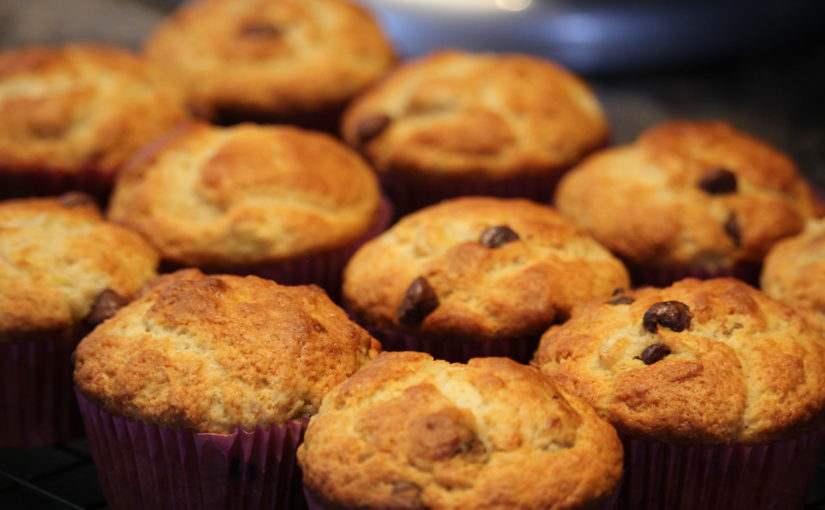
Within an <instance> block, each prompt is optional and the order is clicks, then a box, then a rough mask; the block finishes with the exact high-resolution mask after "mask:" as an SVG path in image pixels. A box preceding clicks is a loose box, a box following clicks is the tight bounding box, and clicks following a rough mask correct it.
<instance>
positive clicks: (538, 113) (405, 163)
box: [343, 51, 607, 213]
mask: <svg viewBox="0 0 825 510" xmlns="http://www.w3.org/2000/svg"><path fill="white" fill-rule="evenodd" d="M343 136H344V138H345V139H346V141H347V142H349V143H350V144H351V145H352V146H354V147H358V148H359V149H360V150H361V151H362V152H363V153H364V154H365V155H366V156H367V158H368V159H369V160H370V162H371V163H372V165H373V166H374V167H375V168H376V170H377V171H378V173H379V174H380V175H381V176H382V179H383V181H384V185H385V186H386V189H387V190H388V193H389V195H390V198H391V199H392V200H393V202H394V203H395V204H396V206H397V207H398V209H399V211H401V212H403V213H408V212H412V211H414V210H416V209H419V208H421V207H423V206H425V205H428V204H432V203H435V202H438V201H439V200H441V199H444V198H449V197H454V196H458V195H493V196H500V197H527V198H532V199H535V200H538V201H547V200H549V198H550V197H551V195H552V191H553V187H554V186H555V182H556V181H557V180H558V178H559V176H560V175H561V174H562V172H564V171H565V170H566V169H567V168H569V167H570V166H571V165H573V164H574V163H576V162H578V161H579V160H580V159H581V158H582V157H583V156H584V155H585V154H587V153H588V152H590V151H592V150H593V149H594V148H596V147H598V146H600V145H602V144H603V143H604V142H605V140H606V138H607V123H606V121H605V118H604V115H603V114H602V111H601V108H600V106H599V103H598V101H597V99H596V97H595V96H594V95H593V93H592V92H591V91H590V89H589V88H588V87H587V85H585V84H584V83H583V82H582V81H580V80H579V79H578V78H576V77H575V76H573V75H572V74H570V73H569V72H568V71H566V70H564V69H562V68H561V67H559V66H557V65H556V64H554V63H552V62H549V61H546V60H542V59H539V58H535V57H528V56H526V55H517V54H504V55H493V54H472V53H466V52H460V51H442V52H438V53H435V54H433V55H429V56H427V57H424V58H422V59H419V60H416V61H414V62H411V63H409V64H407V65H406V66H404V67H402V68H400V69H398V70H397V71H395V72H394V73H393V74H391V75H390V76H389V77H388V78H387V79H386V80H384V81H383V82H382V83H381V84H380V85H378V86H376V87H375V88H373V89H372V90H370V91H369V92H367V93H366V94H364V95H363V96H361V97H359V98H358V100H357V101H356V102H355V103H354V104H353V105H352V106H351V107H350V108H349V109H348V110H347V112H346V114H345V116H344V121H343Z"/></svg>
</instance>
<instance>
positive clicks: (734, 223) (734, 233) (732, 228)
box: [725, 213, 742, 247]
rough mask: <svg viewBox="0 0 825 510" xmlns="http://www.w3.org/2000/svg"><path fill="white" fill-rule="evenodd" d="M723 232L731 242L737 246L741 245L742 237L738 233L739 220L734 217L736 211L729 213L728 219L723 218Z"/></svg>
mask: <svg viewBox="0 0 825 510" xmlns="http://www.w3.org/2000/svg"><path fill="white" fill-rule="evenodd" d="M725 233H726V234H727V235H728V236H730V238H731V239H732V240H733V244H735V245H736V246H737V247H739V246H742V238H741V237H740V233H739V220H738V219H737V218H736V213H730V215H729V216H728V219H727V220H725Z"/></svg>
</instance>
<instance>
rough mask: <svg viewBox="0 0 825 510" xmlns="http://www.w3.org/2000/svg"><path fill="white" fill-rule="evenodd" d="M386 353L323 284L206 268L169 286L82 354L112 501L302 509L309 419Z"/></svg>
mask: <svg viewBox="0 0 825 510" xmlns="http://www.w3.org/2000/svg"><path fill="white" fill-rule="evenodd" d="M379 350H380V345H379V344H378V343H377V342H376V341H375V340H374V339H373V338H371V337H370V336H369V335H368V334H367V333H366V332H365V331H364V330H362V329H361V328H359V327H358V326H357V325H355V324H354V323H352V322H351V321H350V320H349V319H348V318H347V316H346V314H345V313H344V312H343V310H341V309H340V308H338V307H337V306H335V305H334V304H333V303H332V302H331V301H330V300H329V299H328V298H327V297H326V295H325V294H324V293H323V291H321V290H320V289H318V288H317V287H313V286H306V287H304V286H299V287H286V286H280V285H278V284H276V283H275V282H272V281H270V280H265V279H261V278H257V277H255V276H248V277H245V278H244V277H239V276H225V275H215V276H207V275H204V274H203V273H201V272H199V271H197V270H194V269H189V270H183V271H179V272H176V273H173V274H170V275H164V276H162V277H160V278H158V279H157V280H155V281H154V282H153V283H152V284H150V285H149V286H148V287H147V288H146V289H145V290H144V292H143V293H142V294H141V296H139V298H138V299H136V300H135V301H133V302H132V303H131V304H129V305H128V306H126V307H124V308H121V309H120V310H119V311H118V312H117V314H116V315H115V316H114V317H113V318H112V319H110V320H108V321H106V322H104V323H103V324H101V325H100V326H98V327H97V328H96V329H95V330H94V331H93V332H92V333H91V334H90V335H89V336H87V337H86V338H84V339H83V341H82V342H81V343H80V345H79V346H78V347H77V352H76V362H75V372H74V381H75V384H76V386H77V390H78V399H79V402H80V404H81V412H82V414H83V418H84V422H85V424H86V428H87V432H88V434H89V439H90V441H91V446H92V453H93V455H94V458H95V464H96V466H97V469H98V473H99V474H100V476H101V482H102V485H103V489H104V492H105V494H106V497H107V499H108V501H109V504H110V505H111V506H112V507H113V508H117V509H138V508H158V509H160V508H163V509H179V508H211V509H220V508H244V509H247V510H255V509H259V508H260V509H263V508H268V509H273V508H275V509H284V510H286V509H289V510H292V509H296V508H303V507H304V505H305V503H304V499H303V495H302V493H301V480H300V473H298V472H296V465H295V449H296V448H297V446H298V444H299V443H300V441H301V438H302V436H303V431H304V428H305V425H306V420H307V417H309V416H311V415H312V414H315V412H317V410H318V407H319V406H320V404H321V399H322V397H323V396H324V394H325V393H327V392H328V391H329V390H330V389H331V388H332V387H333V386H335V385H336V384H338V383H340V382H342V381H343V380H344V379H346V378H347V377H348V376H349V375H351V374H352V373H354V372H355V371H356V370H358V368H359V367H360V366H361V365H363V364H364V363H366V362H367V361H368V360H369V359H371V358H374V357H375V356H376V355H377V352H378V351H379ZM156 452H163V454H162V455H158V454H157V453H156Z"/></svg>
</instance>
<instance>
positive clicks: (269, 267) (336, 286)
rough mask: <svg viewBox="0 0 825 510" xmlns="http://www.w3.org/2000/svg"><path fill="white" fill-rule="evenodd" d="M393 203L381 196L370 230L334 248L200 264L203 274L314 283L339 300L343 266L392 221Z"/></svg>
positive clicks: (173, 266)
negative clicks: (249, 262)
mask: <svg viewBox="0 0 825 510" xmlns="http://www.w3.org/2000/svg"><path fill="white" fill-rule="evenodd" d="M392 211H393V206H392V204H390V202H389V201H388V200H387V199H386V198H382V199H381V205H380V207H379V210H378V213H377V214H376V218H375V220H374V221H373V223H372V226H371V227H370V229H369V230H368V231H367V232H366V233H365V234H364V235H362V236H361V237H359V238H358V239H356V240H355V241H353V242H351V243H349V244H347V245H346V246H343V247H341V248H337V249H334V250H327V251H323V252H320V253H313V254H311V255H306V256H303V257H297V258H294V259H290V260H284V261H280V262H267V263H262V264H252V265H238V266H224V267H203V268H201V269H202V270H203V271H204V272H206V273H222V274H235V275H249V274H252V275H256V276H260V277H261V278H268V279H270V280H275V281H276V282H278V283H280V284H281V285H308V284H315V285H318V286H319V287H321V288H323V289H324V290H326V291H327V294H329V296H330V298H332V299H333V300H334V301H340V296H341V284H342V279H343V272H344V267H345V266H346V265H347V262H348V261H349V259H350V258H351V257H352V256H353V255H354V254H355V252H356V251H358V249H359V248H360V247H361V246H362V245H363V244H364V243H366V242H367V241H369V240H370V239H373V238H374V237H376V236H377V235H378V234H380V233H381V232H383V231H385V230H386V229H387V227H389V225H390V222H391V220H392V214H393V212H392ZM184 267H186V266H182V265H178V264H173V263H168V262H167V263H164V264H163V266H162V269H161V271H162V272H171V271H175V270H178V269H182V268H184Z"/></svg>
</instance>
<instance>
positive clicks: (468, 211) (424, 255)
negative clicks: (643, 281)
mask: <svg viewBox="0 0 825 510" xmlns="http://www.w3.org/2000/svg"><path fill="white" fill-rule="evenodd" d="M627 285H628V276H627V271H626V270H625V268H624V266H623V265H622V264H621V262H619V261H618V260H617V259H616V258H615V257H613V256H612V255H611V254H610V253H609V252H608V251H607V250H606V249H605V248H603V247H602V246H600V245H599V244H598V243H597V242H595V241H594V240H593V239H592V238H590V236H588V235H587V234H586V233H585V232H584V231H582V230H581V229H579V228H578V227H576V226H574V225H573V224H572V223H570V222H568V221H567V220H565V219H564V218H563V217H561V215H560V214H558V213H557V212H556V211H554V210H553V209H552V208H550V207H548V206H544V205H540V204H537V203H535V202H530V201H528V200H523V199H511V200H507V199H498V198H488V197H467V198H458V199H453V200H448V201H444V202H442V203H440V204H438V205H434V206H431V207H428V208H426V209H423V210H421V211H419V212H416V213H414V214H411V215H408V216H406V217H404V218H402V219H401V220H400V221H399V222H398V223H397V224H396V225H395V226H393V227H392V228H391V229H390V230H388V231H387V232H385V233H384V234H382V235H380V236H379V237H377V238H375V239H374V240H372V241H370V242H368V243H367V244H365V245H364V246H363V247H362V248H361V249H360V250H359V251H358V252H357V253H356V254H355V255H354V256H353V258H352V259H351V260H350V262H349V264H348V265H347V267H346V269H345V271H344V299H345V301H346V303H347V305H348V306H349V307H350V309H351V310H352V311H353V312H354V313H355V314H356V316H358V317H359V319H362V320H363V321H364V322H365V323H366V324H368V325H370V326H375V327H379V328H383V327H389V328H392V329H395V328H402V329H412V330H414V331H417V332H421V333H424V334H429V335H435V336H444V337H448V338H449V337H460V338H465V339H477V340H479V341H488V340H495V339H503V338H520V337H528V336H533V335H536V336H537V335H540V334H541V333H543V332H544V331H545V330H546V329H547V328H548V327H549V326H550V325H551V324H553V323H554V322H560V321H563V320H565V319H566V318H567V317H568V316H569V315H570V312H571V310H572V308H573V307H574V306H576V305H577V304H579V303H582V302H584V301H588V300H590V299H592V298H594V297H599V296H605V297H606V296H609V295H610V293H611V292H612V291H613V289H615V288H617V287H625V286H627Z"/></svg>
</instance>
